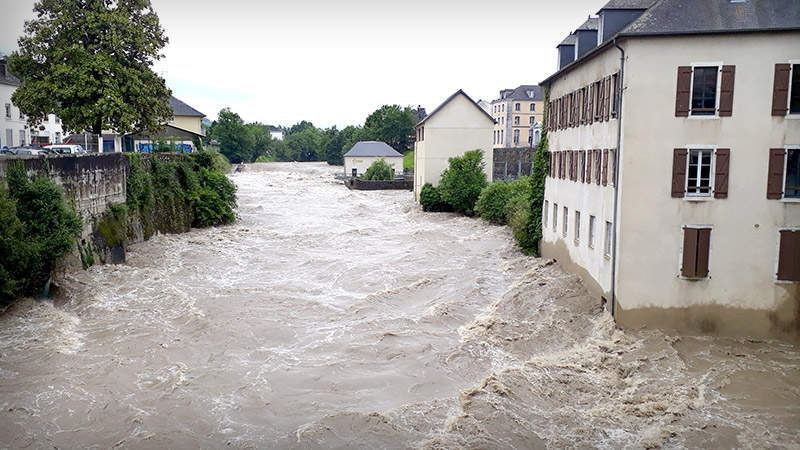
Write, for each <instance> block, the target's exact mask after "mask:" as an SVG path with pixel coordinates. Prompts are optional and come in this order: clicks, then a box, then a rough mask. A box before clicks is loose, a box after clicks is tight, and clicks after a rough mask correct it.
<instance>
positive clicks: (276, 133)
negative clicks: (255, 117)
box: [269, 125, 283, 141]
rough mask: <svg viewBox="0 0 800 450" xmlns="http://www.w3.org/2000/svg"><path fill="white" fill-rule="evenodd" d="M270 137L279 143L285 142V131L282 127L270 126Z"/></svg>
mask: <svg viewBox="0 0 800 450" xmlns="http://www.w3.org/2000/svg"><path fill="white" fill-rule="evenodd" d="M269 135H270V136H271V137H272V139H277V140H279V141H282V140H283V130H282V129H281V128H280V127H276V126H274V125H270V126H269Z"/></svg>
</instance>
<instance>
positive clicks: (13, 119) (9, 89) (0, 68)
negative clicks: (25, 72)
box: [0, 59, 64, 148]
mask: <svg viewBox="0 0 800 450" xmlns="http://www.w3.org/2000/svg"><path fill="white" fill-rule="evenodd" d="M19 85H20V81H19V79H18V78H17V77H15V76H14V75H13V74H11V73H10V72H8V69H7V67H6V60H4V59H0V106H2V108H3V109H2V111H0V148H4V147H8V148H11V147H20V146H28V145H31V144H37V145H42V146H44V145H48V144H60V143H61V142H62V140H63V139H64V131H63V129H62V128H61V120H59V118H58V117H56V116H54V115H53V114H50V115H49V116H48V118H47V120H46V121H45V122H43V123H40V124H39V125H38V126H36V127H33V128H31V127H30V126H29V125H28V122H27V117H25V115H24V114H22V111H20V110H19V108H17V107H16V105H14V102H12V101H11V96H12V95H13V94H14V92H15V91H16V90H17V87H19Z"/></svg>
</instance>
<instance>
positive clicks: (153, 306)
mask: <svg viewBox="0 0 800 450" xmlns="http://www.w3.org/2000/svg"><path fill="white" fill-rule="evenodd" d="M336 170H340V168H339V169H334V168H330V167H327V166H326V165H324V164H288V163H287V164H265V165H259V164H256V165H251V166H248V167H247V168H246V170H245V171H243V172H241V173H236V174H233V175H232V176H231V177H232V179H233V180H234V181H235V183H236V184H237V186H238V187H239V206H240V208H239V214H240V216H241V219H240V220H239V221H238V222H237V223H236V224H235V225H231V226H227V227H221V228H214V229H205V230H194V231H192V232H190V233H186V234H181V235H169V236H157V237H155V238H153V239H152V240H150V241H148V242H145V243H143V244H139V245H136V246H133V247H132V248H131V251H130V253H129V254H128V262H127V263H126V264H125V265H119V266H100V267H92V268H91V269H89V270H88V271H85V272H77V273H73V274H70V275H68V276H67V277H66V279H65V280H63V282H62V284H63V286H64V296H65V299H64V303H63V304H61V305H59V306H53V304H52V303H50V302H46V301H35V300H26V301H22V302H19V303H17V304H16V305H14V306H12V307H11V308H10V309H9V310H7V311H6V312H5V313H4V314H2V315H0V380H1V381H2V382H1V383H0V406H2V410H0V447H11V448H25V447H27V448H74V447H97V448H111V447H128V448H198V447H202V448H219V447H225V446H230V447H233V448H274V447H278V448H408V447H422V448H538V447H551V448H561V447H565V446H580V447H585V446H590V447H608V448H619V447H657V446H664V447H668V448H672V447H794V448H797V446H798V444H799V443H800V349H798V348H797V347H793V346H791V345H789V344H784V343H780V342H764V341H756V340H747V339H714V338H708V337H691V336H676V335H668V334H664V333H663V332H658V331H631V330H625V331H622V330H617V329H615V327H614V325H613V321H612V320H611V318H610V316H609V315H608V314H607V313H605V312H604V311H603V310H602V309H601V308H600V307H599V305H598V303H597V301H596V300H594V299H592V298H589V297H588V296H587V295H586V293H585V291H584V290H583V288H582V287H581V285H580V282H579V281H578V279H577V278H576V277H574V276H572V275H569V274H567V273H565V272H563V271H562V270H561V269H560V268H559V267H558V266H557V265H556V264H552V263H551V262H548V261H545V260H541V259H536V258H529V257H524V256H522V255H521V254H520V253H519V252H518V251H517V250H516V248H515V245H514V243H513V239H512V237H511V235H510V232H509V230H508V229H507V228H505V227H496V226H491V225H488V224H486V223H485V222H483V221H480V220H475V219H470V218H465V217H459V216H456V215H452V214H425V213H422V212H421V211H419V209H418V207H417V206H415V204H414V203H413V201H412V196H411V194H410V193H409V192H407V191H383V192H358V191H348V190H347V189H346V188H345V187H344V186H342V185H341V183H340V182H336V181H335V180H334V179H333V174H334V173H336Z"/></svg>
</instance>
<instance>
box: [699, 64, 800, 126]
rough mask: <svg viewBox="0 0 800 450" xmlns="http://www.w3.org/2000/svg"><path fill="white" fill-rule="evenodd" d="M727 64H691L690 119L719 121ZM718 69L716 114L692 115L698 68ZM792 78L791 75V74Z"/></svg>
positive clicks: (715, 96)
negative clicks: (713, 67)
mask: <svg viewBox="0 0 800 450" xmlns="http://www.w3.org/2000/svg"><path fill="white" fill-rule="evenodd" d="M724 65H725V64H724V63H723V62H722V61H713V62H695V63H691V64H690V65H689V66H690V67H691V68H692V80H691V81H690V83H689V116H688V118H689V119H694V120H714V119H719V96H720V92H721V90H722V66H724ZM712 66H716V67H717V87H716V93H715V94H714V114H701V115H696V114H692V109H693V108H692V100H693V99H694V74H695V68H696V67H712ZM790 76H791V74H790Z"/></svg>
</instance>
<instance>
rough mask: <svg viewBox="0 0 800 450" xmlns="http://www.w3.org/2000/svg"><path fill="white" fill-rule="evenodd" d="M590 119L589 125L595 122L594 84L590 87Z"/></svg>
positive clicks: (588, 119) (588, 118)
mask: <svg viewBox="0 0 800 450" xmlns="http://www.w3.org/2000/svg"><path fill="white" fill-rule="evenodd" d="M588 112H589V117H587V121H588V122H589V125H591V124H592V123H593V122H594V83H592V84H590V85H589V106H588Z"/></svg>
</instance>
